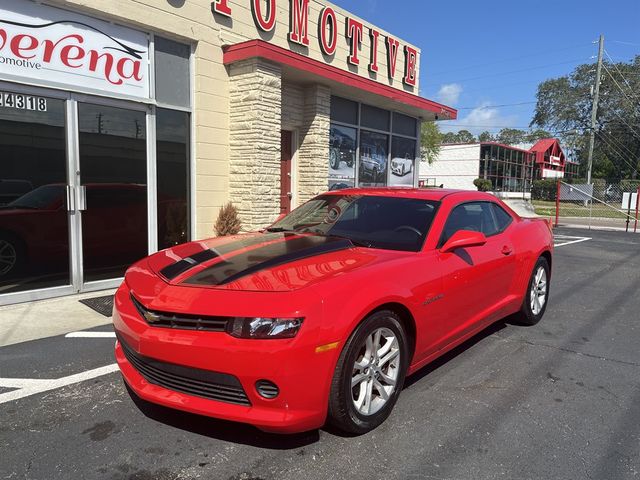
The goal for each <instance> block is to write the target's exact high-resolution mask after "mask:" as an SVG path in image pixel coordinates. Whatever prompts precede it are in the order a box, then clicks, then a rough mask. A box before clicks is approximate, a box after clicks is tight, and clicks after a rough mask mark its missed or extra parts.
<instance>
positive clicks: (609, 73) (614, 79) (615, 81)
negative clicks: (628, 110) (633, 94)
mask: <svg viewBox="0 0 640 480" xmlns="http://www.w3.org/2000/svg"><path fill="white" fill-rule="evenodd" d="M602 67H603V68H604V70H605V72H607V74H608V75H609V77H610V78H611V80H613V82H614V83H615V84H616V86H617V87H618V88H619V89H620V91H621V92H622V94H623V95H624V96H625V98H626V99H627V100H629V101H630V102H631V104H632V105H634V101H633V100H632V99H631V98H629V95H627V92H625V91H624V89H623V88H622V87H621V86H620V84H619V83H618V81H617V80H616V78H615V77H614V76H613V74H612V73H611V70H609V69H608V68H607V66H606V65H605V64H604V63H603V64H602Z"/></svg>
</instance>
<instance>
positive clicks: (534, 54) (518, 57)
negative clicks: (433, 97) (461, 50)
mask: <svg viewBox="0 0 640 480" xmlns="http://www.w3.org/2000/svg"><path fill="white" fill-rule="evenodd" d="M586 46H588V44H586V43H584V44H580V45H573V46H571V47H565V48H554V49H552V50H544V51H542V52H538V53H532V54H527V55H520V56H517V57H511V58H505V59H503V60H495V61H492V62H484V63H478V64H475V65H467V66H465V67H459V68H454V69H452V70H444V71H439V72H434V73H431V74H430V76H432V77H436V76H440V75H445V74H449V73H451V72H459V71H461V70H470V69H472V68H478V67H485V66H487V65H497V64H500V63H510V62H514V61H516V60H520V59H523V58H531V57H537V56H540V55H546V54H548V53H554V52H565V51H567V50H574V49H576V48H582V47H586Z"/></svg>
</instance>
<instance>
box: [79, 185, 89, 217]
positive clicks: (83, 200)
mask: <svg viewBox="0 0 640 480" xmlns="http://www.w3.org/2000/svg"><path fill="white" fill-rule="evenodd" d="M86 209H87V187H85V186H84V185H80V186H79V187H78V211H80V212H84V211H85V210H86Z"/></svg>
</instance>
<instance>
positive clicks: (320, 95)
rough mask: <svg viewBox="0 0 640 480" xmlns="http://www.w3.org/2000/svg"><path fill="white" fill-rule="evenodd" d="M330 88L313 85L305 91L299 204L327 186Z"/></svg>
mask: <svg viewBox="0 0 640 480" xmlns="http://www.w3.org/2000/svg"><path fill="white" fill-rule="evenodd" d="M330 115H331V90H330V89H329V87H326V86H324V85H313V86H310V87H307V88H305V90H304V112H303V126H302V128H301V129H300V146H299V150H298V203H303V202H306V201H307V200H309V199H310V198H312V197H314V196H315V195H318V194H319V193H322V192H326V191H327V189H328V188H329V127H330V123H331V120H330Z"/></svg>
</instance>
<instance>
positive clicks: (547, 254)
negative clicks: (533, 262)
mask: <svg viewBox="0 0 640 480" xmlns="http://www.w3.org/2000/svg"><path fill="white" fill-rule="evenodd" d="M540 257H543V258H544V259H545V260H546V261H547V263H548V264H549V277H551V271H552V269H551V262H552V260H551V259H552V255H551V252H550V251H549V250H544V251H543V252H542V253H541V254H540ZM540 257H538V258H540Z"/></svg>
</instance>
